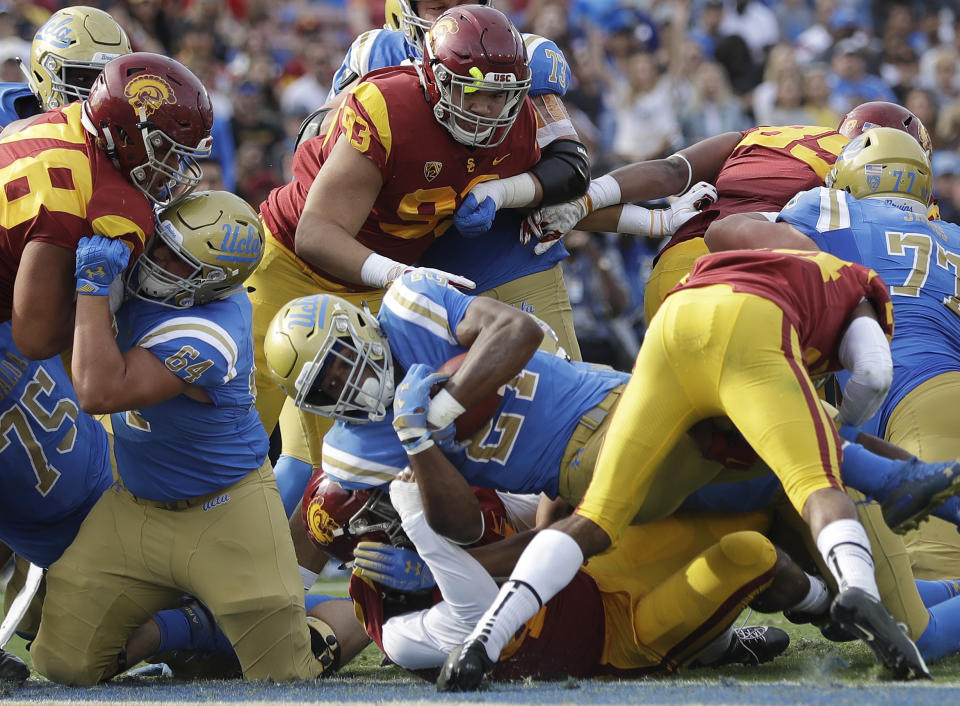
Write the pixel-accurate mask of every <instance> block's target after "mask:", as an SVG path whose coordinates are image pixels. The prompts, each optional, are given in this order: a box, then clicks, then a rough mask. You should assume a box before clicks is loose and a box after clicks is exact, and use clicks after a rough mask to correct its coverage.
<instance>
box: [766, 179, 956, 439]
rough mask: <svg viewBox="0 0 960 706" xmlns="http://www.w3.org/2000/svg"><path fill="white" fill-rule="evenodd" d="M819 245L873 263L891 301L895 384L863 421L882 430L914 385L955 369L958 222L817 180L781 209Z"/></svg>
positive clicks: (869, 427)
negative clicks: (855, 195) (857, 196)
mask: <svg viewBox="0 0 960 706" xmlns="http://www.w3.org/2000/svg"><path fill="white" fill-rule="evenodd" d="M777 220H778V221H782V222H785V223H789V224H790V225H792V226H793V227H795V228H797V230H799V231H800V232H802V233H803V234H804V235H806V236H808V237H810V238H812V239H813V241H814V242H815V243H816V244H817V245H818V246H819V247H820V248H821V249H822V250H824V251H826V252H829V253H832V254H833V255H836V256H837V257H839V258H842V259H844V260H850V261H852V262H858V263H860V264H862V265H864V266H866V267H869V268H871V269H873V270H875V271H876V272H877V273H878V274H879V275H880V277H881V278H882V279H883V281H884V282H885V283H886V285H887V289H888V292H889V293H890V299H891V300H892V302H893V314H894V321H895V327H894V332H893V333H894V335H893V340H892V342H891V352H892V354H893V365H894V375H893V385H892V387H891V388H890V392H889V393H888V395H887V397H886V399H885V400H884V403H883V406H882V407H881V408H880V411H879V412H878V413H877V415H876V416H874V418H873V419H872V420H871V421H870V422H868V423H867V424H866V425H864V426H863V429H864V430H865V431H869V432H871V433H873V434H876V435H879V436H883V431H884V429H885V428H886V422H887V418H888V417H889V415H890V413H891V412H892V411H893V409H894V407H896V405H897V403H899V402H900V400H902V399H903V397H904V396H905V395H906V394H907V393H908V392H909V391H910V390H912V389H913V388H914V387H916V386H917V385H919V384H920V383H921V382H923V381H924V380H928V379H930V378H932V377H934V376H935V375H939V374H940V373H943V372H948V371H955V370H960V227H958V226H956V225H954V224H952V223H947V222H944V221H930V220H927V217H926V215H921V214H916V213H913V212H911V211H909V210H903V209H901V208H899V207H898V206H896V205H894V204H891V203H889V202H888V201H887V200H886V199H880V198H877V199H869V198H868V199H860V200H857V199H855V198H853V196H851V195H850V194H848V193H846V192H845V191H838V190H835V189H827V188H825V187H819V188H816V189H811V190H810V191H806V192H803V193H800V194H797V195H796V196H795V197H794V198H793V199H792V200H791V201H790V202H789V203H788V204H787V205H786V206H785V207H784V209H783V210H782V211H781V212H780V215H779V216H778V217H777Z"/></svg>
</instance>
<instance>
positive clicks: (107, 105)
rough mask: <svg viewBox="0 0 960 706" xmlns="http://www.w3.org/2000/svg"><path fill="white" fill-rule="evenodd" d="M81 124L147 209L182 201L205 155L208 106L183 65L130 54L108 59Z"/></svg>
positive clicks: (203, 91)
mask: <svg viewBox="0 0 960 706" xmlns="http://www.w3.org/2000/svg"><path fill="white" fill-rule="evenodd" d="M83 124H84V127H86V129H87V130H88V131H89V132H91V133H92V134H93V135H95V136H96V137H98V138H100V139H102V140H103V142H104V145H105V148H106V152H107V154H108V155H109V157H110V158H111V159H112V160H113V163H114V164H115V165H116V166H117V168H118V169H120V171H121V172H123V173H124V175H125V176H126V177H127V178H128V179H129V180H130V182H131V183H132V184H133V185H134V186H136V187H137V188H138V189H140V191H142V192H143V193H144V194H146V196H147V198H148V199H150V201H152V202H153V203H154V204H156V205H158V206H161V207H164V206H168V205H170V204H171V203H173V202H175V201H177V200H179V199H180V198H183V197H184V196H186V195H187V194H189V193H190V191H192V190H193V189H194V188H195V187H196V185H197V184H198V183H199V181H200V176H201V169H200V165H199V164H198V162H197V160H198V159H202V158H203V157H206V156H207V155H209V154H210V147H211V138H210V128H211V127H212V126H213V106H212V104H211V103H210V96H209V95H207V89H206V88H204V87H203V84H202V83H200V80H199V79H198V78H197V77H196V76H194V75H193V73H192V72H191V71H190V69H188V68H187V67H186V66H184V65H183V64H181V63H180V62H178V61H174V60H173V59H169V58H167V57H165V56H161V55H159V54H151V53H149V52H135V53H133V54H127V55H125V56H121V57H117V58H116V59H112V60H110V61H108V62H107V63H106V64H105V65H104V67H103V73H101V74H100V76H99V77H98V78H97V80H96V81H94V84H93V87H92V88H91V89H90V95H89V96H88V97H87V99H86V100H85V101H84V104H83Z"/></svg>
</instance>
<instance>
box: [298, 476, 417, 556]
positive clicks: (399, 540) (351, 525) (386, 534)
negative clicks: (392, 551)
mask: <svg viewBox="0 0 960 706" xmlns="http://www.w3.org/2000/svg"><path fill="white" fill-rule="evenodd" d="M301 512H302V516H303V524H304V526H305V527H306V528H307V535H308V536H309V537H310V539H311V540H312V541H313V543H314V544H316V545H317V546H318V547H320V548H321V549H322V550H323V551H325V552H327V554H330V555H331V556H333V557H336V558H337V559H339V560H340V561H353V550H354V549H355V548H356V546H357V544H358V543H359V542H364V541H369V542H382V543H384V544H392V545H394V546H398V547H411V546H412V545H411V543H410V540H409V539H407V536H406V535H405V534H404V533H403V529H402V528H401V527H400V516H399V515H398V514H397V511H396V510H394V509H393V505H391V504H390V498H389V496H388V495H387V494H386V493H384V492H383V491H382V490H379V489H376V488H373V489H370V490H346V489H345V488H343V487H342V486H340V485H338V484H337V483H335V482H334V481H332V480H330V479H329V478H327V477H326V476H325V475H324V474H323V472H322V471H318V472H317V473H315V474H314V475H313V478H311V479H310V483H309V484H308V485H307V489H306V491H305V492H304V494H303V502H302V503H301Z"/></svg>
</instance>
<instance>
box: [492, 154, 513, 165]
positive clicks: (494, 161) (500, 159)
mask: <svg viewBox="0 0 960 706" xmlns="http://www.w3.org/2000/svg"><path fill="white" fill-rule="evenodd" d="M509 156H510V153H509V152H507V153H506V154H505V155H503V156H502V157H494V158H493V166H497V165H498V164H500V162H502V161H503V160H505V159H506V158H507V157H509Z"/></svg>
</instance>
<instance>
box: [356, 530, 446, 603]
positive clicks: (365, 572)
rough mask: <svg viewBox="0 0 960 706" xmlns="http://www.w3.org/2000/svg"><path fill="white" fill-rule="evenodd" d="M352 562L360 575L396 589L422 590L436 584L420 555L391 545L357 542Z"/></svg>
mask: <svg viewBox="0 0 960 706" xmlns="http://www.w3.org/2000/svg"><path fill="white" fill-rule="evenodd" d="M353 565H354V567H355V568H357V569H359V570H360V575H361V576H366V577H367V578H369V579H372V580H373V581H376V582H377V583H380V584H383V585H384V586H386V587H387V588H393V589H396V590H397V591H423V590H424V589H427V588H433V587H434V586H436V585H437V582H436V581H435V580H434V579H433V574H432V573H430V567H429V566H427V565H426V564H425V563H424V561H423V559H421V558H420V555H419V554H417V553H416V552H415V551H412V550H410V549H403V548H401V547H394V546H392V545H390V544H381V543H380V542H360V543H358V544H357V547H356V549H354V550H353Z"/></svg>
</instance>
